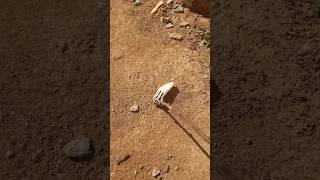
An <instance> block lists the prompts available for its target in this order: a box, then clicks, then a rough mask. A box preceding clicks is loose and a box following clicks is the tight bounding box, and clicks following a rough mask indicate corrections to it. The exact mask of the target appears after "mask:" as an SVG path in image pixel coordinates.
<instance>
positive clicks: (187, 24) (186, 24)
mask: <svg viewBox="0 0 320 180" xmlns="http://www.w3.org/2000/svg"><path fill="white" fill-rule="evenodd" d="M179 26H180V27H187V26H189V23H188V22H187V21H182V22H181V23H180V25H179Z"/></svg>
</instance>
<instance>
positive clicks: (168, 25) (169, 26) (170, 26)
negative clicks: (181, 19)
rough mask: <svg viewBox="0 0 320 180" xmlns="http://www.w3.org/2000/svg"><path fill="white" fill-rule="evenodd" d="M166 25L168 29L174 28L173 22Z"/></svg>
mask: <svg viewBox="0 0 320 180" xmlns="http://www.w3.org/2000/svg"><path fill="white" fill-rule="evenodd" d="M165 27H166V28H167V29H170V28H173V24H172V23H168V24H167V25H166V26H165Z"/></svg>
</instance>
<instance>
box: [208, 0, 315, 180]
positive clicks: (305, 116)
mask: <svg viewBox="0 0 320 180" xmlns="http://www.w3.org/2000/svg"><path fill="white" fill-rule="evenodd" d="M319 7H320V6H319V4H316V1H306V0H303V1H289V0H281V1H273V2H270V1H268V2H267V1H244V0H240V1H232V2H231V1H224V2H222V1H219V2H216V3H215V4H214V12H212V13H213V16H212V18H213V22H214V23H213V24H212V27H213V29H212V32H213V35H212V36H213V42H214V43H213V62H214V71H215V73H216V79H215V80H216V83H217V85H218V87H219V89H220V91H221V93H222V94H223V95H222V97H221V99H220V100H219V101H218V102H217V114H216V119H217V123H218V124H217V132H216V134H215V136H216V137H217V145H216V146H215V147H217V163H218V164H220V165H221V166H225V167H226V168H227V169H230V168H231V169H234V170H235V171H236V172H237V173H239V174H241V176H245V175H246V176H250V177H251V178H252V179H256V180H261V179H273V180H275V179H279V180H286V179H291V180H293V179H299V180H300V179H305V180H306V179H310V180H311V179H319V175H320V171H319V163H320V156H319V151H320V144H319V140H320V131H319V125H320V122H319V118H320V114H319V113H320V104H319V102H320V95H319V86H320V81H319V77H320V71H319V70H320V53H319V52H320V49H319V47H320V43H319V40H320V38H319V33H320V32H319V30H320V24H319V22H320V21H319ZM215 147H212V148H215ZM244 179H246V178H244Z"/></svg>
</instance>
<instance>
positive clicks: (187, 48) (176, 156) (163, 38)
mask: <svg viewBox="0 0 320 180" xmlns="http://www.w3.org/2000/svg"><path fill="white" fill-rule="evenodd" d="M156 3H157V1H156V0H150V1H142V5H141V6H137V7H136V6H134V4H133V3H132V2H131V1H129V0H121V1H118V0H111V4H110V5H111V8H110V46H111V49H110V53H111V59H110V65H111V66H110V68H111V69H110V71H111V72H110V77H111V79H110V80H111V81H110V88H111V93H110V98H111V100H110V108H111V112H110V113H111V114H110V117H111V122H110V130H111V137H110V138H111V148H110V156H111V157H110V166H111V169H110V171H111V179H154V177H152V176H151V175H150V173H151V172H152V170H153V169H154V168H158V169H159V170H161V174H160V175H159V176H158V177H157V179H161V178H164V179H209V176H210V169H209V165H210V160H209V151H210V145H209V143H208V142H207V141H206V139H203V138H202V137H203V136H201V135H199V134H201V132H202V133H203V134H205V135H204V137H205V136H207V137H208V136H209V133H210V123H209V78H210V76H209V71H210V70H209V55H210V54H209V51H210V49H209V48H206V47H203V46H202V47H201V46H199V45H197V43H196V41H198V39H197V38H196V37H195V26H201V27H203V28H205V29H207V30H208V31H209V21H210V20H209V19H208V18H203V17H201V16H199V15H196V14H194V13H192V12H189V11H186V12H185V13H180V14H179V13H173V14H171V15H170V17H173V19H172V20H173V24H174V28H172V29H166V28H165V27H164V26H165V24H163V23H161V22H160V17H161V16H162V15H163V13H164V12H163V9H165V8H164V7H161V8H160V9H159V11H158V12H157V13H155V14H154V15H151V14H150V11H151V9H152V8H153V7H154V6H155V5H156ZM168 12H170V11H168ZM182 20H186V21H189V22H190V29H187V28H182V27H178V25H179V24H180V22H181V21H182ZM190 30H191V31H192V32H190ZM188 31H189V32H190V33H189V34H188ZM169 32H179V33H181V34H182V35H183V36H184V39H183V40H182V41H175V40H171V39H170V38H169V34H168V33H169ZM195 48H197V49H196V50H191V49H195ZM172 78H174V82H175V84H176V87H177V89H178V91H179V93H178V94H177V96H176V97H175V99H174V103H173V108H172V111H171V112H170V113H171V115H172V116H173V118H175V119H176V120H177V122H178V123H179V124H180V125H181V127H182V128H181V127H179V124H177V123H175V122H174V120H173V118H171V117H170V115H169V114H166V113H165V112H164V111H163V110H161V109H159V108H157V107H156V106H155V105H154V104H153V102H152V96H153V94H154V93H155V91H156V89H157V86H158V85H162V84H164V83H166V82H168V81H170V79H172ZM133 104H138V105H139V106H140V111H139V112H138V113H133V112H130V110H129V108H130V107H131V106H132V105H133ZM191 123H192V124H194V125H195V126H196V127H197V128H198V130H197V131H194V130H193V129H192V128H190V124H191ZM183 128H185V131H186V132H188V133H190V134H192V136H191V137H192V138H194V140H193V139H192V138H191V137H190V136H189V135H188V134H187V133H186V132H185V131H184V130H183ZM197 143H198V145H197ZM201 148H202V149H203V151H202V150H201ZM125 154H129V155H130V156H131V158H129V159H128V160H126V161H124V162H123V163H121V164H120V165H117V160H118V158H119V157H121V156H123V155H125ZM168 167H169V169H167V168H168ZM176 167H178V169H177V170H176V169H175V168H176Z"/></svg>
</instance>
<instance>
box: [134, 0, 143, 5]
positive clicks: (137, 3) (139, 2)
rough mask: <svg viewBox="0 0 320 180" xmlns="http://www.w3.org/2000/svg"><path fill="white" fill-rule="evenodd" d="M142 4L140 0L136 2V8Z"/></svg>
mask: <svg viewBox="0 0 320 180" xmlns="http://www.w3.org/2000/svg"><path fill="white" fill-rule="evenodd" d="M141 4H142V3H141V1H140V0H136V1H135V2H134V5H136V6H140V5H141Z"/></svg>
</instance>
